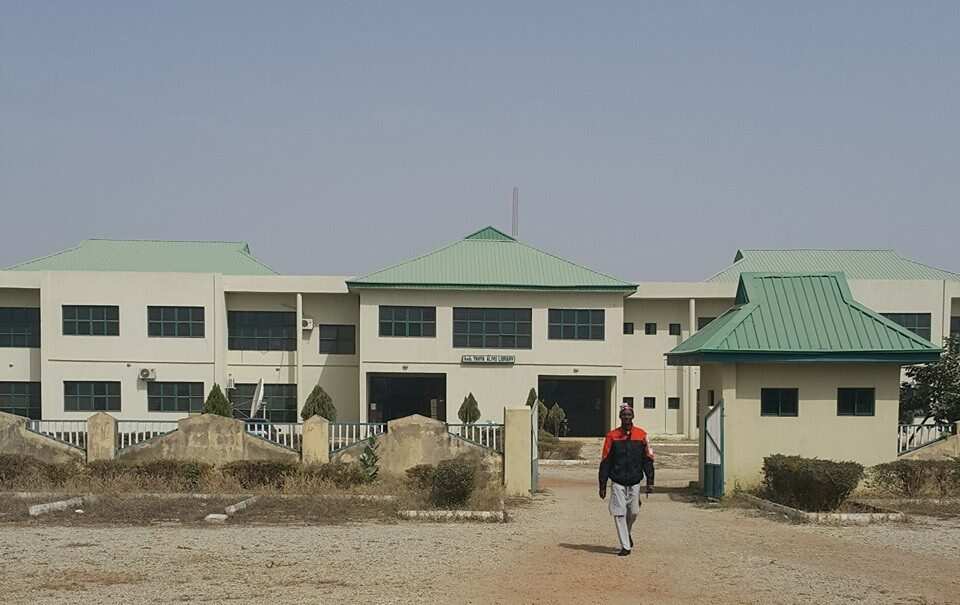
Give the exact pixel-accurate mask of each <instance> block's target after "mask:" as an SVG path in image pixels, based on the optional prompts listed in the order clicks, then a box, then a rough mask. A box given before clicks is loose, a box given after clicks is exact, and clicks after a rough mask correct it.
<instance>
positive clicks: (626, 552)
mask: <svg viewBox="0 0 960 605" xmlns="http://www.w3.org/2000/svg"><path fill="white" fill-rule="evenodd" d="M629 554H630V551H629V550H627V549H626V548H621V549H620V552H618V553H617V556H618V557H626V556H627V555H629Z"/></svg>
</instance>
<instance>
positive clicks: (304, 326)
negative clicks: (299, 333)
mask: <svg viewBox="0 0 960 605" xmlns="http://www.w3.org/2000/svg"><path fill="white" fill-rule="evenodd" d="M300 329H301V330H312V329H313V320H312V319H311V318H309V317H304V318H303V319H301V320H300Z"/></svg>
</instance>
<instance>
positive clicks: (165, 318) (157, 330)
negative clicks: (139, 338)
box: [147, 307, 203, 338]
mask: <svg viewBox="0 0 960 605" xmlns="http://www.w3.org/2000/svg"><path fill="white" fill-rule="evenodd" d="M147 336H152V337H168V338H203V307H147Z"/></svg>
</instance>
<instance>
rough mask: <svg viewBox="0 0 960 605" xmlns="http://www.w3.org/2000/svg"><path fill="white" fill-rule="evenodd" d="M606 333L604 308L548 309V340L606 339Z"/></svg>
mask: <svg viewBox="0 0 960 605" xmlns="http://www.w3.org/2000/svg"><path fill="white" fill-rule="evenodd" d="M598 319H599V321H598ZM605 335H606V312H605V310H604V309H547V340H605Z"/></svg>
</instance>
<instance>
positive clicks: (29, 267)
mask: <svg viewBox="0 0 960 605" xmlns="http://www.w3.org/2000/svg"><path fill="white" fill-rule="evenodd" d="M8 270H10V271H143V272H165V273H222V274H224V275H274V274H276V271H274V270H273V269H271V268H270V267H268V266H267V265H265V264H263V263H261V262H260V261H258V260H257V259H256V258H254V257H253V256H252V255H251V254H250V246H248V245H247V244H246V242H173V241H159V240H110V239H88V240H83V241H82V242H80V244H79V245H77V246H75V247H73V248H69V249H67V250H64V251H62V252H57V253H56V254H51V255H49V256H44V257H41V258H37V259H34V260H29V261H25V262H22V263H19V264H17V265H13V266H12V267H8Z"/></svg>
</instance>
